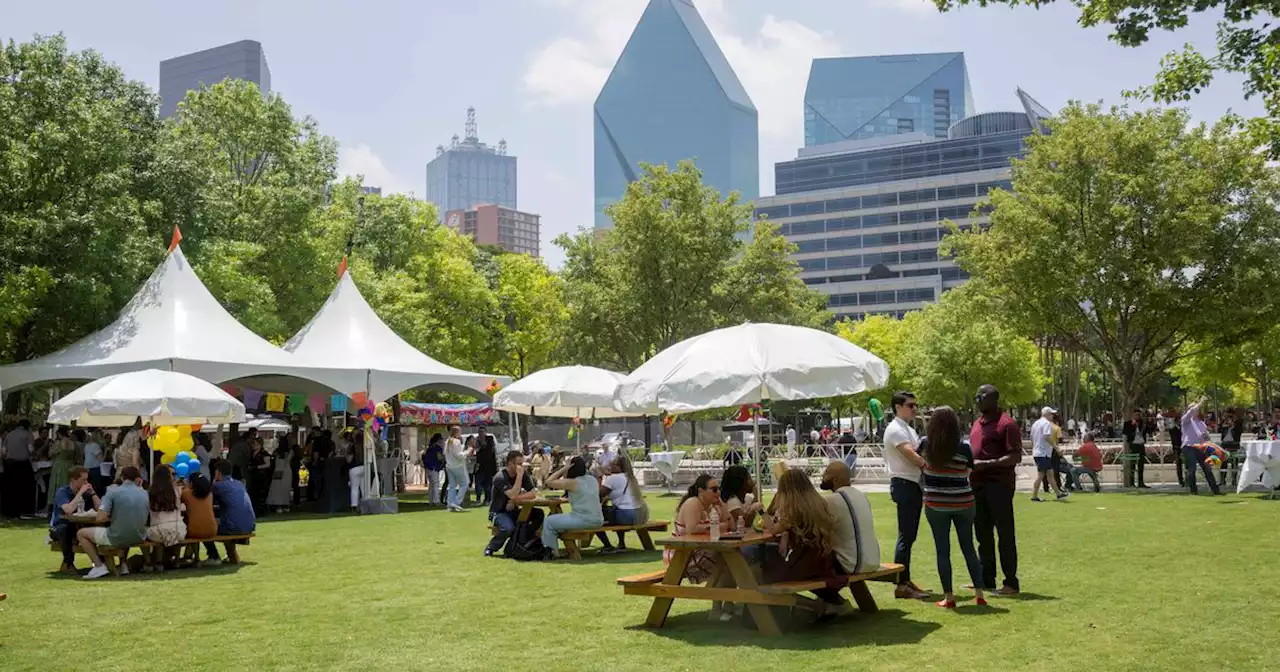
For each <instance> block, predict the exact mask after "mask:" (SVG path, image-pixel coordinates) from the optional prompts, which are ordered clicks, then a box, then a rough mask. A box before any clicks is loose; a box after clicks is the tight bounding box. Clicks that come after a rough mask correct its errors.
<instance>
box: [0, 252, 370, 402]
mask: <svg viewBox="0 0 1280 672" xmlns="http://www.w3.org/2000/svg"><path fill="white" fill-rule="evenodd" d="M145 369H160V370H164V371H180V372H182V373H187V374H190V375H192V376H195V377H196V378H200V379H201V380H205V381H208V382H211V383H224V382H227V381H231V380H237V379H242V378H251V377H254V376H267V377H289V378H296V379H304V380H306V381H311V382H312V383H313V384H314V385H313V386H312V389H316V388H319V389H332V390H336V391H339V392H348V393H349V392H351V391H354V390H362V389H364V375H363V373H362V372H359V371H354V370H351V369H349V368H348V367H345V366H342V365H341V364H340V363H339V364H336V365H335V366H332V367H326V366H315V365H313V364H312V363H311V362H308V361H306V360H305V359H304V358H303V357H301V356H299V355H295V354H292V353H289V352H286V351H284V350H281V349H280V348H277V347H276V346H274V345H272V344H271V343H268V342H267V341H266V339H263V338H262V337H260V336H258V335H257V334H255V333H253V332H252V331H250V330H249V329H248V328H246V327H245V326H244V325H242V324H240V323H239V322H237V321H236V319H235V318H234V317H232V316H231V314H230V313H228V312H227V311H226V309H224V308H223V307H222V304H220V303H218V300H217V299H215V298H214V297H213V295H212V294H210V293H209V290H208V288H206V287H205V286H204V283H202V282H200V278H199V277H197V276H196V274H195V272H194V271H193V270H192V269H191V265H190V264H189V263H188V262H187V259H186V257H185V256H183V254H182V248H181V247H175V248H174V249H173V251H172V252H170V253H169V255H168V256H167V257H166V258H165V260H164V261H163V262H162V263H161V264H160V265H159V266H158V267H157V268H156V270H155V272H153V273H152V274H151V277H150V278H148V279H147V281H146V283H145V284H143V286H142V288H141V289H139V290H138V293H137V294H135V295H134V296H133V298H132V299H131V300H130V301H129V303H128V304H127V305H125V307H124V309H123V310H121V311H120V315H119V316H118V317H117V318H116V320H115V321H114V322H112V323H111V324H110V325H107V326H106V327H104V328H103V329H101V330H99V331H97V332H94V333H92V334H90V335H88V336H86V337H84V338H82V339H80V340H79V341H76V342H75V343H73V344H71V345H69V346H67V347H65V348H62V349H61V350H58V351H57V352H54V353H52V354H49V355H45V356H44V357H40V358H37V359H33V360H29V361H26V362H20V363H17V364H11V365H9V366H3V367H0V389H3V390H4V391H13V390H17V389H22V388H25V387H30V386H32V385H38V384H41V383H61V382H79V381H86V380H97V379H99V378H103V377H106V376H111V375H115V374H118V373H127V372H131V371H142V370H145Z"/></svg>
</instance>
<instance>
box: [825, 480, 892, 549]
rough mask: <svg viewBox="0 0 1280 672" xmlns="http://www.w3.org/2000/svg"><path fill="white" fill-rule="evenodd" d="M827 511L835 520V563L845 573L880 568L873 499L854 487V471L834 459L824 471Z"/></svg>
mask: <svg viewBox="0 0 1280 672" xmlns="http://www.w3.org/2000/svg"><path fill="white" fill-rule="evenodd" d="M821 487H822V489H823V490H826V491H828V492H830V493H831V494H829V495H827V496H826V497H825V499H826V502H827V512H828V513H830V514H831V519H832V521H833V522H834V523H835V544H834V550H835V554H836V563H837V564H838V565H839V567H840V571H842V572H843V573H845V574H861V573H863V572H870V571H874V570H877V569H880V542H879V541H877V540H876V528H875V519H874V517H873V516H872V513H871V501H870V500H868V499H867V495H866V494H865V493H863V492H862V491H861V490H859V489H857V488H855V487H853V472H852V471H851V470H850V469H849V465H847V464H845V463H844V462H831V463H830V464H828V465H827V468H826V470H824V471H823V472H822V483H821Z"/></svg>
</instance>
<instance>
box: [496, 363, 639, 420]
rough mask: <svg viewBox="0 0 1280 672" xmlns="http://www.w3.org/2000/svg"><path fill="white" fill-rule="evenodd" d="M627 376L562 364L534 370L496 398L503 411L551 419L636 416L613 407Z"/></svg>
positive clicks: (498, 406)
mask: <svg viewBox="0 0 1280 672" xmlns="http://www.w3.org/2000/svg"><path fill="white" fill-rule="evenodd" d="M625 378H626V376H625V375H624V374H621V373H615V372H613V371H608V370H605V369H597V368H595V367H591V366H558V367H556V368H553V369H543V370H541V371H536V372H534V373H531V374H529V375H527V376H525V377H524V378H521V379H520V380H517V381H516V382H514V383H512V384H510V385H508V386H506V387H504V388H502V389H501V390H499V391H498V393H497V394H496V395H494V397H493V407H494V409H496V410H499V411H509V412H512V413H524V414H527V415H541V416H545V417H549V418H624V417H631V416H634V415H636V414H635V413H626V412H623V411H619V410H617V409H615V408H614V407H613V395H614V392H616V391H617V389H618V383H620V382H622V381H623V379H625Z"/></svg>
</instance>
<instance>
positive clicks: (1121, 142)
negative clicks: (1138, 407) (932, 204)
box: [943, 104, 1280, 408]
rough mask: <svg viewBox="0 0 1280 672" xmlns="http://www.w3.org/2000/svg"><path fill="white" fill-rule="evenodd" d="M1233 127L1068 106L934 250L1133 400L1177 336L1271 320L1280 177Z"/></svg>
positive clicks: (1214, 336)
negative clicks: (1006, 185)
mask: <svg viewBox="0 0 1280 672" xmlns="http://www.w3.org/2000/svg"><path fill="white" fill-rule="evenodd" d="M1240 130H1241V129H1240V125H1239V123H1238V122H1237V121H1236V120H1235V119H1232V118H1227V119H1224V120H1222V121H1221V122H1219V123H1217V124H1215V125H1213V126H1211V127H1207V126H1204V125H1200V126H1190V125H1189V124H1188V117H1187V114H1186V113H1185V112H1183V111H1177V110H1154V111H1146V112H1130V111H1127V110H1123V109H1112V110H1110V111H1105V110H1102V109H1100V108H1099V107H1098V106H1094V105H1089V106H1082V105H1078V104H1072V105H1070V106H1068V107H1067V108H1066V109H1065V110H1064V111H1063V113H1062V115H1061V117H1060V118H1058V119H1055V120H1053V121H1052V122H1050V132H1049V133H1048V134H1046V135H1037V136H1033V137H1031V138H1029V139H1028V142H1029V144H1030V152H1029V153H1028V155H1027V157H1026V158H1025V159H1023V160H1017V161H1014V166H1013V188H1014V193H1010V192H1006V191H1002V190H997V191H994V192H992V194H991V197H990V199H991V206H992V212H991V223H990V227H989V228H987V229H972V230H968V231H959V230H958V229H955V228H954V226H953V233H952V235H950V236H948V237H947V238H946V239H945V240H944V243H943V247H944V251H947V250H950V251H951V252H954V254H955V255H956V257H957V261H958V263H959V264H960V266H961V267H962V268H964V269H965V270H967V271H969V273H970V274H971V275H972V276H973V277H974V278H975V280H976V281H979V282H981V283H982V285H983V286H984V287H985V288H986V289H987V290H988V291H989V295H990V296H993V297H997V299H996V300H997V305H999V306H1000V308H1001V310H1002V311H1003V312H1005V313H1007V314H1008V315H1010V316H1011V318H1012V319H1017V320H1019V323H1020V324H1021V325H1022V326H1023V327H1024V328H1026V329H1027V330H1028V333H1036V334H1047V335H1052V336H1053V337H1055V338H1056V339H1058V341H1059V342H1060V343H1063V344H1065V345H1066V346H1068V347H1070V348H1073V349H1076V350H1079V351H1081V352H1085V353H1087V354H1088V355H1089V356H1090V357H1091V358H1092V359H1093V360H1094V361H1095V362H1097V363H1098V364H1099V365H1100V366H1101V367H1103V369H1104V370H1105V371H1107V372H1108V373H1109V374H1110V375H1111V377H1112V378H1113V379H1114V380H1115V381H1116V383H1117V385H1118V386H1119V388H1120V389H1121V390H1122V396H1123V398H1122V399H1121V401H1122V402H1123V404H1124V407H1126V408H1128V407H1132V406H1133V404H1134V403H1135V402H1136V401H1137V400H1138V397H1139V395H1140V393H1141V391H1142V390H1143V389H1144V388H1145V387H1146V386H1147V385H1148V384H1149V383H1151V382H1152V381H1153V380H1154V379H1155V377H1156V376H1158V375H1159V374H1160V373H1161V372H1162V371H1164V370H1165V369H1167V368H1168V367H1169V366H1170V365H1172V364H1173V362H1175V361H1176V360H1177V359H1178V358H1179V357H1180V356H1182V355H1183V354H1185V353H1186V350H1185V349H1184V347H1185V346H1187V345H1188V344H1190V343H1200V344H1202V345H1215V346H1216V345H1230V344H1235V343H1240V342H1243V341H1246V340H1248V339H1250V338H1253V337H1255V336H1257V335H1258V334H1259V333H1261V332H1262V331H1263V330H1264V329H1266V328H1268V327H1269V326H1270V325H1272V324H1274V323H1275V322H1276V318H1277V315H1280V303H1278V302H1277V300H1276V297H1275V293H1274V291H1272V288H1274V287H1275V286H1276V283H1277V282H1278V281H1280V267H1278V266H1277V265H1276V264H1275V263H1274V260H1275V259H1276V258H1280V216H1278V215H1277V212H1276V210H1275V203H1276V198H1277V196H1278V195H1280V194H1278V193H1277V181H1276V176H1275V173H1274V171H1273V169H1272V168H1271V167H1270V166H1268V165H1267V162H1266V159H1265V157H1264V156H1262V155H1260V154H1258V153H1256V152H1255V151H1253V144H1252V143H1251V141H1250V140H1249V138H1248V137H1246V136H1245V135H1243V134H1241V133H1240Z"/></svg>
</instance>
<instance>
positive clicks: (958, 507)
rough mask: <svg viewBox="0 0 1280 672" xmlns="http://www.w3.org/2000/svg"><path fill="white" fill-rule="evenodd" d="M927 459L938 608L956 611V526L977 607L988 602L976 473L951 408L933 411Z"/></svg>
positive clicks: (923, 445) (924, 448) (924, 447)
mask: <svg viewBox="0 0 1280 672" xmlns="http://www.w3.org/2000/svg"><path fill="white" fill-rule="evenodd" d="M920 455H921V457H923V458H924V462H925V464H924V469H923V477H922V479H921V485H922V488H923V490H924V506H925V509H924V517H925V519H926V520H928V521H929V527H930V528H932V529H933V545H934V547H935V548H936V549H937V552H938V578H939V579H940V580H941V581H942V590H943V592H944V593H945V596H944V597H943V599H942V601H940V602H937V603H936V604H937V605H938V606H939V607H943V608H946V609H954V608H955V606H956V596H955V593H954V592H952V590H951V526H952V525H955V528H956V537H957V538H958V539H959V540H960V550H961V552H963V553H964V561H965V564H966V565H968V566H969V578H970V579H971V580H972V581H973V593H974V597H975V598H976V599H975V603H976V604H978V605H980V606H984V605H986V604H987V601H986V599H985V598H984V597H983V595H982V565H981V563H979V562H978V553H977V551H975V550H974V548H973V517H974V507H973V489H972V488H971V487H970V486H969V472H970V470H972V469H973V453H972V451H970V449H969V446H968V445H967V444H965V443H962V442H961V441H960V419H959V418H957V417H956V412H955V411H953V410H951V407H950V406H942V407H939V408H936V409H934V411H933V415H932V417H930V418H929V432H928V436H926V437H925V439H924V440H923V441H921V442H920Z"/></svg>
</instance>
